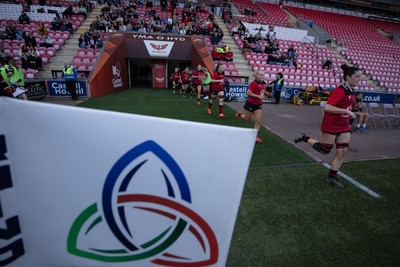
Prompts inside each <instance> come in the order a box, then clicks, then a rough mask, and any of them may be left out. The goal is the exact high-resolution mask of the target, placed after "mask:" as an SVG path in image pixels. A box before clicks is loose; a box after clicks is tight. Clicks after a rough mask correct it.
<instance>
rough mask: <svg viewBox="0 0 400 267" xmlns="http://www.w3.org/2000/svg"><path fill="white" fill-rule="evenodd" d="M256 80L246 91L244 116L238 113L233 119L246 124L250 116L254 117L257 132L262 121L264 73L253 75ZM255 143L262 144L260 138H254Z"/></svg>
mask: <svg viewBox="0 0 400 267" xmlns="http://www.w3.org/2000/svg"><path fill="white" fill-rule="evenodd" d="M254 76H255V77H256V79H255V80H254V81H252V82H251V84H250V86H249V89H247V96H248V99H247V101H246V103H245V104H244V106H243V108H244V114H242V111H238V112H237V113H236V115H235V118H239V117H240V118H242V119H243V120H244V121H245V122H248V121H249V120H250V119H251V116H254V128H255V129H257V131H259V130H260V126H261V119H262V101H263V99H264V93H265V87H266V84H267V83H266V82H265V81H264V72H263V71H261V70H258V71H256V72H255V73H254ZM256 142H257V143H262V142H263V141H262V140H261V138H260V137H258V135H257V138H256Z"/></svg>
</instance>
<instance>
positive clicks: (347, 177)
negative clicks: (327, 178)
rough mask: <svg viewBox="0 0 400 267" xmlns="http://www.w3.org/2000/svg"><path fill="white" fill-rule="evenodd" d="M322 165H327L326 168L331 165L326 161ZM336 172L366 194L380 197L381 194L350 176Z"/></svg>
mask: <svg viewBox="0 0 400 267" xmlns="http://www.w3.org/2000/svg"><path fill="white" fill-rule="evenodd" d="M322 165H324V166H325V167H327V168H328V169H330V168H331V165H329V164H328V163H323V164H322ZM338 174H339V175H340V176H342V177H343V178H344V179H346V180H347V181H349V182H350V183H352V184H353V185H355V186H356V187H358V188H360V189H361V190H363V191H365V192H367V193H368V194H370V195H371V196H373V197H375V198H381V195H379V194H378V193H375V192H374V191H372V190H371V189H369V188H368V187H366V186H365V185H362V184H360V183H359V182H357V181H356V180H354V179H353V178H351V177H350V176H348V175H346V174H344V173H343V172H341V171H338Z"/></svg>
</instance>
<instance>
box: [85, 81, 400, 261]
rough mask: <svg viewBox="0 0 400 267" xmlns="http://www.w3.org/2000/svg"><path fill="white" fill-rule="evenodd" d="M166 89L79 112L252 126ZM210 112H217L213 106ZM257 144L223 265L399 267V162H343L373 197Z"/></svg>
mask: <svg viewBox="0 0 400 267" xmlns="http://www.w3.org/2000/svg"><path fill="white" fill-rule="evenodd" d="M203 103H204V104H203V105H202V106H201V107H198V106H196V105H195V100H193V99H182V98H181V97H180V96H177V95H176V96H174V95H172V94H171V92H170V91H167V90H154V89H138V88H135V89H130V90H127V91H124V92H121V93H116V94H113V95H110V96H106V97H99V98H95V99H90V100H88V101H86V102H84V103H81V104H80V106H81V107H87V108H96V109H103V110H112V111H120V112H127V113H134V114H143V115H151V116H158V117H166V118H174V119H181V120H190V121H197V122H204V123H216V124H223V125H230V126H238V127H252V126H253V125H252V123H249V124H244V123H243V122H242V121H240V120H235V119H234V118H233V115H234V111H233V110H231V109H230V108H228V107H225V111H224V113H225V115H226V118H225V119H223V120H221V119H219V118H218V117H217V115H216V114H213V115H211V116H209V115H207V114H206V112H205V108H206V106H205V105H206V101H204V102H203ZM214 110H215V111H216V107H214ZM260 136H261V138H263V139H264V140H265V142H264V143H263V144H257V145H256V147H255V150H254V153H253V157H252V161H251V166H250V169H249V173H248V176H247V180H246V186H245V190H244V193H243V197H242V201H241V206H240V209H239V214H238V218H237V222H236V227H235V231H234V235H233V239H232V244H231V248H230V253H229V257H228V262H227V266H240V267H242V266H400V208H399V207H400V194H399V189H400V180H399V179H398V177H399V174H400V159H390V160H376V161H362V162H350V163H345V164H344V165H343V166H342V169H341V171H343V172H344V173H346V174H347V175H349V176H351V177H352V178H353V179H355V180H357V181H358V182H360V183H361V184H363V185H365V186H367V187H369V188H370V189H372V190H374V191H375V192H377V193H379V194H380V195H381V196H382V198H380V199H377V198H374V197H372V196H370V195H368V194H367V193H365V192H364V191H361V190H360V189H358V188H356V187H355V186H353V185H351V184H349V183H348V182H346V181H344V183H345V185H346V189H345V190H338V189H336V188H334V187H331V186H329V185H328V184H326V182H325V181H324V179H325V177H326V175H327V169H326V168H325V167H324V166H322V165H320V164H317V163H315V162H313V160H312V159H310V158H309V157H307V156H306V155H305V154H303V153H301V152H300V151H298V150H297V149H295V148H294V147H293V146H291V145H290V144H288V143H287V142H285V141H283V140H281V139H280V138H279V137H277V136H276V135H274V134H272V133H271V132H268V131H266V130H265V129H262V130H261V131H260Z"/></svg>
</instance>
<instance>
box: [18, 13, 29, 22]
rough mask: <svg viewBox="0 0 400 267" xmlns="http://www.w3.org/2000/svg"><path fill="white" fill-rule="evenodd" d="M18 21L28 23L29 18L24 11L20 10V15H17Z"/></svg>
mask: <svg viewBox="0 0 400 267" xmlns="http://www.w3.org/2000/svg"><path fill="white" fill-rule="evenodd" d="M18 21H19V24H29V21H30V19H29V17H28V15H27V14H26V13H25V12H24V11H21V15H20V16H19V18H18Z"/></svg>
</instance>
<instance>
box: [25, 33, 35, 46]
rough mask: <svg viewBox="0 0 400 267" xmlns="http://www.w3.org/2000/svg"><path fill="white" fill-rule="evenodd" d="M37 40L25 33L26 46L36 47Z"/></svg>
mask: <svg viewBox="0 0 400 267" xmlns="http://www.w3.org/2000/svg"><path fill="white" fill-rule="evenodd" d="M36 44H37V43H36V39H35V37H33V36H32V35H31V33H30V32H26V33H25V45H26V46H30V45H31V46H36Z"/></svg>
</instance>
